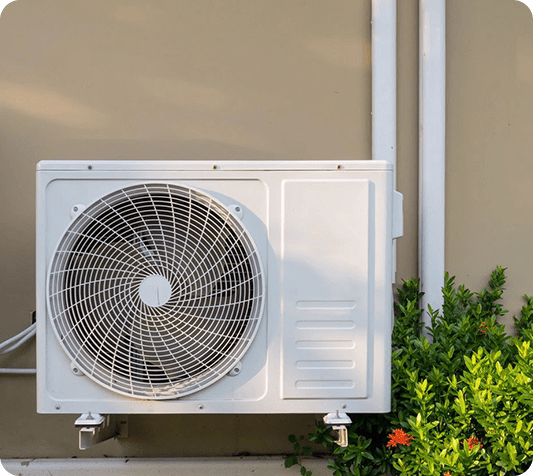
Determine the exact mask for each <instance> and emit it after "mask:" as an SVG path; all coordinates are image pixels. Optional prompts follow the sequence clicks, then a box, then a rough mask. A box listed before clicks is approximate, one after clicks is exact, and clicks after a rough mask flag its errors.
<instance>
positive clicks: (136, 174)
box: [37, 161, 402, 414]
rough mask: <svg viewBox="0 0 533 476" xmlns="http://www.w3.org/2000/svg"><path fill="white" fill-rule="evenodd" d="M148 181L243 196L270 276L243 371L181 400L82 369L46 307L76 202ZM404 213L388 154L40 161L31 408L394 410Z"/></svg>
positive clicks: (223, 196)
mask: <svg viewBox="0 0 533 476" xmlns="http://www.w3.org/2000/svg"><path fill="white" fill-rule="evenodd" d="M144 182H165V183H173V184H183V185H189V186H192V187H194V188H196V189H200V190H202V191H203V192H205V193H207V194H209V195H211V196H213V197H215V198H217V199H218V200H219V201H221V202H222V203H223V204H224V205H226V206H227V207H228V208H229V209H230V210H232V211H235V207H237V210H238V215H237V213H236V215H237V216H238V218H239V219H240V220H241V221H242V223H243V225H244V226H245V227H246V229H247V230H248V231H249V233H250V235H251V236H252V238H253V240H254V241H255V244H256V246H257V249H258V251H259V254H260V256H261V260H262V265H263V271H264V273H265V276H266V297H267V301H266V306H265V309H264V315H263V318H262V321H261V325H260V328H259V330H258V332H257V335H256V337H255V339H254V341H253V342H252V344H251V346H250V348H249V349H248V351H247V352H246V354H245V355H244V357H243V358H242V360H241V362H240V369H239V371H238V372H231V373H230V374H229V375H228V376H226V377H223V378H222V379H220V380H218V381H217V382H215V383H214V384H213V385H211V386H209V387H207V388H205V389H203V390H201V391H199V392H196V393H193V394H191V395H187V396H185V397H182V398H179V399H173V400H160V401H159V400H143V399H139V398H132V397H126V396H124V395H121V394H118V393H115V392H113V391H110V390H108V389H106V388H104V387H102V386H101V385H98V384H97V383H95V382H94V381H93V380H91V379H90V378H88V377H86V376H83V375H82V376H80V375H79V373H78V375H77V374H76V373H75V372H74V371H73V370H72V369H71V361H70V359H69V357H68V356H67V355H66V353H65V352H64V351H63V349H62V347H61V346H60V344H59V342H58V341H57V338H56V336H55V334H54V332H53V329H52V326H51V323H50V322H49V316H48V311H47V297H46V283H47V272H48V267H49V264H50V261H51V258H52V255H53V252H54V249H55V247H56V245H57V242H58V241H59V239H60V238H61V236H62V234H63V233H64V231H65V230H66V228H67V227H68V226H69V224H70V223H71V221H72V220H74V219H76V212H73V210H74V207H78V209H80V208H83V207H87V206H89V205H90V204H91V203H92V202H94V201H95V200H97V199H98V198H100V197H102V196H104V195H106V194H108V193H111V192H113V191H115V190H117V189H120V188H124V187H126V186H129V185H133V184H138V183H144ZM232 207H233V208H232ZM401 215H402V210H401V195H400V194H398V193H397V192H394V190H393V170H392V166H391V165H390V164H389V163H387V162H383V161H341V162H332V161H313V162H308V161H295V162H281V161H280V162H278V161H276V162H274V161H264V162H244V161H243V162H225V161H219V162H217V161H135V162H133V161H93V162H89V161H43V162H40V163H39V164H38V168H37V316H38V319H37V411H38V412H40V413H85V412H88V411H91V412H93V413H101V414H109V413H120V414H127V413H328V412H331V411H334V410H336V409H338V410H342V411H343V412H347V413H357V412H370V413H378V412H388V411H389V410H390V393H391V383H390V369H391V358H390V356H391V332H392V308H391V305H392V297H391V296H392V275H393V266H392V265H393V263H392V242H393V239H394V238H397V237H398V236H399V235H400V234H401V232H402V226H401V224H402V216H401Z"/></svg>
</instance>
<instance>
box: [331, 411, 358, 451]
mask: <svg viewBox="0 0 533 476" xmlns="http://www.w3.org/2000/svg"><path fill="white" fill-rule="evenodd" d="M324 423H325V424H326V426H329V427H331V429H333V430H335V431H337V432H338V433H339V438H338V439H337V440H336V441H335V443H336V444H338V445H339V446H341V447H342V448H346V447H347V446H348V428H347V427H346V425H350V424H351V423H352V420H351V418H350V417H349V416H348V415H347V414H346V413H339V411H338V410H337V411H336V412H334V413H328V414H327V415H325V416H324Z"/></svg>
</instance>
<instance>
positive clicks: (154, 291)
mask: <svg viewBox="0 0 533 476" xmlns="http://www.w3.org/2000/svg"><path fill="white" fill-rule="evenodd" d="M171 295H172V286H171V284H170V282H169V281H168V279H167V278H165V277H163V276H159V275H156V274H154V275H152V276H148V277H147V278H145V279H144V280H143V282H142V283H141V284H140V286H139V296H140V297H141V300H142V302H144V304H146V305H147V306H150V307H159V306H164V305H165V304H166V303H167V302H168V300H169V299H170V296H171Z"/></svg>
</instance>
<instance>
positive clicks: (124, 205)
mask: <svg viewBox="0 0 533 476" xmlns="http://www.w3.org/2000/svg"><path fill="white" fill-rule="evenodd" d="M263 297H264V282H263V276H262V268H261V261H260V258H259V255H258V252H257V249H256V247H255V244H254V243H253V241H252V239H251V237H250V236H249V234H248V232H247V231H246V229H245V228H244V227H243V226H242V224H241V222H240V221H239V220H238V219H237V218H235V216H234V215H233V214H232V213H231V212H230V211H229V210H228V209H227V208H226V207H225V206H224V205H222V204H221V203H220V202H218V201H217V200H215V199H214V198H212V197H210V196H208V195H207V194H205V193H203V192H200V191H198V190H196V189H193V188H190V187H186V186H180V185H172V184H151V183H150V184H139V185H135V186H131V187H128V188H124V189H121V190H117V191H115V192H113V193H111V194H109V195H107V196H105V197H104V198H101V199H99V200H97V201H96V202H95V203H93V204H92V205H91V206H89V207H88V208H87V209H85V210H84V211H83V212H82V213H81V214H80V215H79V216H78V217H77V218H76V219H75V220H74V221H73V222H72V224H71V225H70V226H69V227H68V229H67V230H66V231H65V233H64V234H63V236H62V238H61V240H60V241H59V243H58V246H57V249H56V251H55V253H54V255H53V257H52V261H51V265H50V272H49V276H48V303H49V313H50V318H51V322H52V326H53V328H54V331H55V333H56V336H57V338H58V339H59V341H60V343H61V345H62V347H63V348H64V350H65V351H66V352H67V354H68V355H69V356H70V358H71V359H72V360H73V361H75V362H76V364H77V366H78V367H79V368H80V369H81V370H82V372H83V373H84V374H85V375H87V376H89V377H91V378H92V379H93V380H95V381H96V382H98V383H99V384H101V385H103V386H104V387H107V388H109V389H111V390H113V391H115V392H118V393H121V394H125V395H128V396H133V397H139V398H149V399H167V398H176V397H180V396H183V395H187V394H190V393H193V392H196V391H198V390H201V389H203V388H205V387H206V386H208V385H211V384H212V383H214V382H215V381H217V380H218V379H219V378H221V377H222V376H224V375H225V374H227V372H229V371H230V370H231V369H232V368H233V367H234V366H235V364H236V363H237V362H238V361H239V360H240V358H241V357H242V356H243V354H244V353H245V352H246V350H247V349H248V347H249V345H250V343H251V341H252V339H253V338H254V336H255V334H256V332H257V329H258V326H259V322H260V319H261V315H262V309H263Z"/></svg>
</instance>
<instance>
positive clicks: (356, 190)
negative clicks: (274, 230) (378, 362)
mask: <svg viewBox="0 0 533 476" xmlns="http://www.w3.org/2000/svg"><path fill="white" fill-rule="evenodd" d="M372 185H373V184H372V182H371V181H369V180H357V179H352V180H350V179H348V180H335V179H329V180H285V181H284V182H283V185H282V257H281V260H282V263H281V282H282V303H281V306H282V315H283V324H282V325H283V330H282V334H283V335H282V376H281V379H282V398H284V399H293V398H307V399H309V398H365V397H367V395H368V383H367V382H368V372H369V370H368V349H369V338H371V336H369V295H368V294H369V283H368V269H369V260H371V259H372V258H371V255H370V253H369V252H370V249H369V246H370V244H369V234H370V220H371V217H370V216H369V213H370V210H371V208H370V206H369V205H370V201H371V194H372V193H373V187H372Z"/></svg>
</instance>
